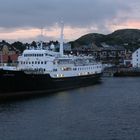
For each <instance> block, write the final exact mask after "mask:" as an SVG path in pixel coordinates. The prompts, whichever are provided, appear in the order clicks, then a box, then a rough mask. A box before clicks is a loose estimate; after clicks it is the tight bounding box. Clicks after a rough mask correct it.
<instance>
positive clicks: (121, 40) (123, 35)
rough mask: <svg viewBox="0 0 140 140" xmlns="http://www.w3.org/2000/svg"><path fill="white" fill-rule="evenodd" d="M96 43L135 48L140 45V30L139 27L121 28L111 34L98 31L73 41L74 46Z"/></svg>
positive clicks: (98, 44) (99, 45)
mask: <svg viewBox="0 0 140 140" xmlns="http://www.w3.org/2000/svg"><path fill="white" fill-rule="evenodd" d="M92 43H94V44H96V45H97V46H98V47H101V46H102V45H101V44H102V43H106V44H108V45H119V46H123V47H125V48H126V49H130V50H135V49H136V48H139V47H140V30H139V29H121V30H116V31H114V32H113V33H111V34H108V35H103V34H98V33H90V34H86V35H84V36H82V37H80V38H79V39H77V40H75V41H74V42H72V45H73V47H76V46H77V45H78V46H81V45H90V44H92Z"/></svg>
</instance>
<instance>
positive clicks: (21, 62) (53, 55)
mask: <svg viewBox="0 0 140 140" xmlns="http://www.w3.org/2000/svg"><path fill="white" fill-rule="evenodd" d="M63 29H64V25H63V24H62V26H61V32H60V49H59V51H58V52H57V51H55V49H54V48H55V46H54V45H53V44H51V45H50V47H48V48H46V47H43V43H42V42H40V43H39V45H38V46H37V47H36V48H34V47H27V48H26V49H25V50H24V51H23V53H22V54H21V55H20V56H19V57H18V64H17V66H16V67H12V66H3V67H1V69H0V96H1V97H2V96H4V97H5V96H13V95H16V96H19V95H32V94H34V95H35V94H41V93H52V92H56V91H62V90H67V89H71V88H77V87H83V86H88V85H92V84H96V83H98V82H99V81H100V80H101V75H102V69H103V68H102V63H101V62H97V61H95V59H94V57H93V56H88V55H86V56H85V55H71V54H67V55H66V54H64V46H63Z"/></svg>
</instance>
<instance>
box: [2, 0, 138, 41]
mask: <svg viewBox="0 0 140 140" xmlns="http://www.w3.org/2000/svg"><path fill="white" fill-rule="evenodd" d="M0 2H1V4H0V39H5V40H9V39H11V40H27V41H29V40H31V39H34V38H38V37H39V35H40V32H41V31H40V30H41V28H43V34H44V36H45V38H46V40H49V39H58V37H59V22H60V20H61V18H62V19H63V21H64V23H65V30H64V34H65V39H66V40H74V39H77V38H78V37H80V36H81V35H84V34H86V33H92V32H98V33H104V34H108V33H111V32H112V31H114V30H116V29H122V28H138V29H140V6H139V5H140V0H0Z"/></svg>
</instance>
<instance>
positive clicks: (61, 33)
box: [60, 21, 64, 56]
mask: <svg viewBox="0 0 140 140" xmlns="http://www.w3.org/2000/svg"><path fill="white" fill-rule="evenodd" d="M63 30H64V23H63V21H61V32H60V55H61V56H63V55H64V52H63V39H64V35H63Z"/></svg>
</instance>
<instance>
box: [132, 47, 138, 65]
mask: <svg viewBox="0 0 140 140" xmlns="http://www.w3.org/2000/svg"><path fill="white" fill-rule="evenodd" d="M132 66H133V67H139V68H140V48H139V49H137V50H136V51H135V52H134V53H133V54H132Z"/></svg>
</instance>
